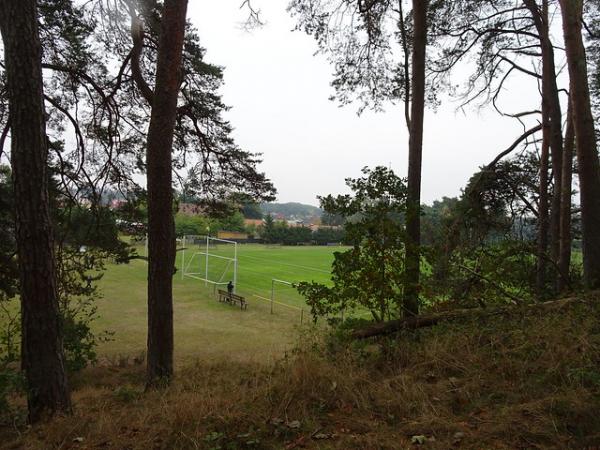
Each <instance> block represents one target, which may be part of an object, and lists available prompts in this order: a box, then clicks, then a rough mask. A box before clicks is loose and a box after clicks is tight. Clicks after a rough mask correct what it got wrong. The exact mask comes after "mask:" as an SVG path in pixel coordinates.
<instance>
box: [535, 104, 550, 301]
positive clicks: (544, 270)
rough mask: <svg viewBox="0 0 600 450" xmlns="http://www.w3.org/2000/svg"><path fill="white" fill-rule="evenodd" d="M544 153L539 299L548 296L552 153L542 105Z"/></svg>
mask: <svg viewBox="0 0 600 450" xmlns="http://www.w3.org/2000/svg"><path fill="white" fill-rule="evenodd" d="M542 124H543V129H542V130H543V131H542V132H543V138H542V152H541V154H540V185H539V191H538V236H537V269H536V290H537V295H538V297H540V298H542V297H544V296H545V295H546V287H547V281H548V278H547V275H548V225H549V221H548V162H549V161H548V160H549V151H550V125H549V123H548V109H547V106H546V104H544V103H542Z"/></svg>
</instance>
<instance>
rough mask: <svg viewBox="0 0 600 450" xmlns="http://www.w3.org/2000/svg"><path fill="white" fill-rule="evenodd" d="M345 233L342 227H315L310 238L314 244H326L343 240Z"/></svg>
mask: <svg viewBox="0 0 600 450" xmlns="http://www.w3.org/2000/svg"><path fill="white" fill-rule="evenodd" d="M345 237H346V233H345V231H344V229H343V228H324V227H320V228H317V229H316V230H315V231H314V232H313V234H312V240H313V242H314V243H315V244H316V245H327V244H330V243H338V242H344V241H345Z"/></svg>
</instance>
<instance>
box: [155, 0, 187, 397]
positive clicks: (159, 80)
mask: <svg viewBox="0 0 600 450" xmlns="http://www.w3.org/2000/svg"><path fill="white" fill-rule="evenodd" d="M186 12H187V0H166V1H165V5H164V10H163V17H162V24H161V27H162V28H161V36H160V42H159V47H158V61H157V65H156V84H155V89H154V95H153V101H152V115H151V117H150V126H149V129H148V152H147V165H148V182H147V188H148V366H147V385H148V386H156V385H159V384H162V383H168V382H169V380H170V379H171V377H172V375H173V271H174V266H175V226H174V221H173V187H172V173H171V172H172V159H171V152H172V146H173V134H174V128H175V119H176V116H177V97H178V93H179V83H180V72H181V59H182V49H183V39H184V35H185V18H186Z"/></svg>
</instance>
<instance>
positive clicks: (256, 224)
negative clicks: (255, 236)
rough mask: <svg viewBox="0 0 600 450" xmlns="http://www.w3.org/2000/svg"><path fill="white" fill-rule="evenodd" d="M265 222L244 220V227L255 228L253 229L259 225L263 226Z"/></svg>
mask: <svg viewBox="0 0 600 450" xmlns="http://www.w3.org/2000/svg"><path fill="white" fill-rule="evenodd" d="M264 223H265V222H264V220H262V219H244V225H246V226H247V227H249V226H253V225H254V226H255V227H259V226H261V225H263V224H264Z"/></svg>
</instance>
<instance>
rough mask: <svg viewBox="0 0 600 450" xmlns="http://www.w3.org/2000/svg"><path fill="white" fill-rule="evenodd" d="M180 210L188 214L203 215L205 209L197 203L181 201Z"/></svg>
mask: <svg viewBox="0 0 600 450" xmlns="http://www.w3.org/2000/svg"><path fill="white" fill-rule="evenodd" d="M179 212H180V213H181V214H186V215H188V216H197V215H201V214H202V213H203V212H204V210H203V209H202V206H200V205H196V204H194V203H180V204H179Z"/></svg>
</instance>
